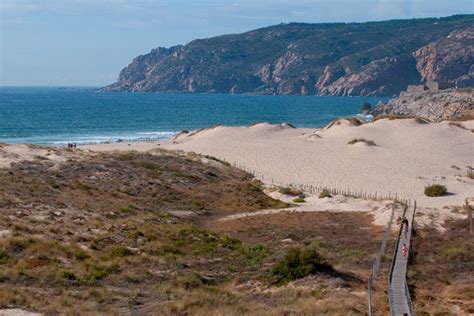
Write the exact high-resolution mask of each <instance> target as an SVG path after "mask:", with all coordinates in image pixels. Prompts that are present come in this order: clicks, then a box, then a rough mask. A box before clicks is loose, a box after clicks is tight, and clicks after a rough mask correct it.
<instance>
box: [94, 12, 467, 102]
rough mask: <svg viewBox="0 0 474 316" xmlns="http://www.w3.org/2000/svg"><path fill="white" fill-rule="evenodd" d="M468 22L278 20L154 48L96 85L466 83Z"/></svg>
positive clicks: (277, 87)
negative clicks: (114, 79)
mask: <svg viewBox="0 0 474 316" xmlns="http://www.w3.org/2000/svg"><path fill="white" fill-rule="evenodd" d="M473 22H474V15H463V16H453V17H448V18H440V19H416V20H399V21H383V22H371V23H348V24H345V23H330V24H307V23H289V24H280V25H275V26H270V27H266V28H262V29H257V30H253V31H250V32H246V33H243V34H232V35H225V36H218V37H213V38H208V39H199V40H194V41H191V42H190V43H188V44H187V45H185V46H174V47H171V48H161V47H160V48H156V49H153V50H152V51H151V52H150V53H148V54H145V55H142V56H138V57H137V58H135V59H134V60H133V61H132V62H131V63H130V64H129V65H128V66H127V67H125V68H124V69H123V70H122V71H121V72H120V75H119V78H118V80H117V82H115V83H113V84H111V85H109V86H106V87H103V88H102V89H101V90H102V91H129V92H135V91H148V92H176V91H180V92H194V93H216V92H218V93H232V94H234V93H250V94H281V95H286V94H300V95H341V96H352V95H365V96H373V95H384V96H393V95H396V94H398V93H399V92H401V91H403V90H405V89H406V88H407V86H408V85H411V84H416V83H419V82H420V81H423V80H428V79H431V78H436V79H437V80H440V78H444V79H446V80H450V81H453V82H454V81H456V82H457V83H458V84H459V85H462V86H469V85H472V84H474V67H472V64H473V62H472V44H470V43H472V24H473ZM444 79H443V80H444Z"/></svg>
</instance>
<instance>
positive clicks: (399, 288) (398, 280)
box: [388, 201, 416, 316]
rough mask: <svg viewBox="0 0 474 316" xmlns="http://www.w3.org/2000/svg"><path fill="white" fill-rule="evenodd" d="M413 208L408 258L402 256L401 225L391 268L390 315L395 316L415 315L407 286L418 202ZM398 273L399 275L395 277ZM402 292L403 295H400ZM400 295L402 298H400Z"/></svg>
mask: <svg viewBox="0 0 474 316" xmlns="http://www.w3.org/2000/svg"><path fill="white" fill-rule="evenodd" d="M411 207H412V208H413V212H412V214H411V220H410V229H409V231H408V232H407V236H406V239H407V241H406V242H407V243H408V247H407V250H408V251H407V254H406V257H405V256H404V255H403V253H402V254H400V249H401V248H400V242H401V240H402V238H403V224H401V225H400V229H399V232H398V236H397V242H396V245H395V249H394V254H393V259H392V264H391V267H390V275H389V284H388V287H389V289H388V290H389V301H390V313H391V315H393V316H398V315H404V314H407V315H410V316H411V315H415V314H414V310H413V304H412V301H411V296H410V291H409V289H408V284H407V279H406V278H407V269H408V259H407V258H408V253H409V251H410V250H411V245H410V243H411V236H412V232H413V223H414V219H415V212H416V201H414V205H413V206H411ZM407 210H408V207H407V208H405V210H404V212H403V217H404V218H405V216H406V214H407ZM395 272H397V275H395ZM400 292H402V293H400ZM400 294H401V295H402V297H400Z"/></svg>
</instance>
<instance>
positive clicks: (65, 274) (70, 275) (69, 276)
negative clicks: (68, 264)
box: [63, 271, 77, 281]
mask: <svg viewBox="0 0 474 316" xmlns="http://www.w3.org/2000/svg"><path fill="white" fill-rule="evenodd" d="M63 279H65V280H69V281H74V280H76V279H77V277H76V275H75V274H74V273H73V272H70V271H64V272H63Z"/></svg>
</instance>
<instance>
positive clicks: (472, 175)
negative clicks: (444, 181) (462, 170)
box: [466, 167, 474, 179]
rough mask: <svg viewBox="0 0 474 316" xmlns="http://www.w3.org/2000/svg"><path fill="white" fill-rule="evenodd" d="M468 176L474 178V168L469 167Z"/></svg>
mask: <svg viewBox="0 0 474 316" xmlns="http://www.w3.org/2000/svg"><path fill="white" fill-rule="evenodd" d="M466 177H468V178H469V179H474V169H472V168H471V167H469V168H468V169H467V172H466Z"/></svg>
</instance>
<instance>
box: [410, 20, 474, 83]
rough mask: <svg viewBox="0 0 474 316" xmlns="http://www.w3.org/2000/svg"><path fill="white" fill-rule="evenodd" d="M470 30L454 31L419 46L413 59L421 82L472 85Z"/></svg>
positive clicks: (473, 66)
mask: <svg viewBox="0 0 474 316" xmlns="http://www.w3.org/2000/svg"><path fill="white" fill-rule="evenodd" d="M473 43H474V27H467V28H465V29H461V30H455V31H453V32H451V33H450V34H449V35H448V36H446V37H444V38H441V39H439V40H437V41H435V42H433V43H430V44H428V45H426V46H423V47H421V48H420V49H418V50H417V51H416V52H414V54H413V56H414V57H415V58H416V68H417V70H418V72H419V73H420V75H421V79H422V80H423V81H436V82H458V81H459V83H460V87H465V86H472V81H473V80H474V44H473Z"/></svg>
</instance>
